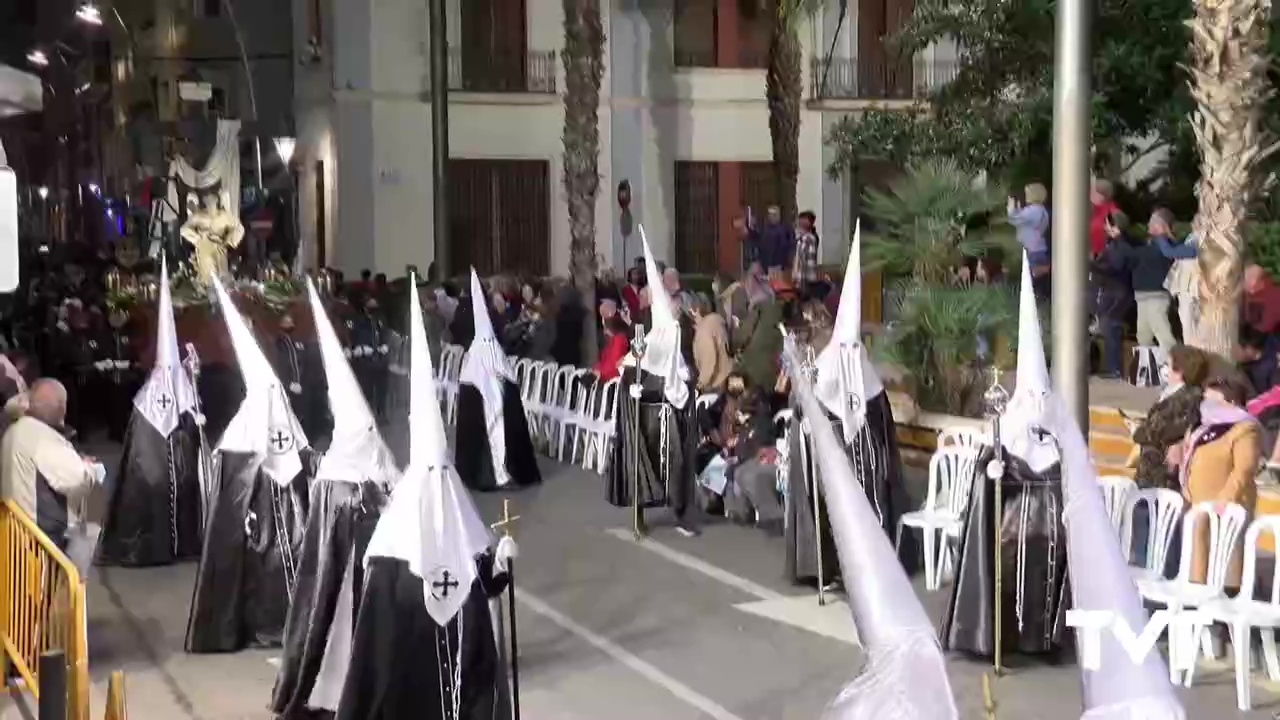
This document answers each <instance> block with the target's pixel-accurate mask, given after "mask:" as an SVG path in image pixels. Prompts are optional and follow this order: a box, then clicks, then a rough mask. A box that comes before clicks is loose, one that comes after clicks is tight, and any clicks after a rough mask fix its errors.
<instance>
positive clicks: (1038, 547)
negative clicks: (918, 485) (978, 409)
mask: <svg viewBox="0 0 1280 720" xmlns="http://www.w3.org/2000/svg"><path fill="white" fill-rule="evenodd" d="M993 455H994V454H993V452H992V450H991V448H989V447H988V448H984V449H983V451H982V454H981V456H980V458H979V462H978V464H977V469H976V470H975V471H974V480H973V491H972V493H971V494H970V496H969V512H968V515H967V517H966V520H965V525H964V530H963V532H962V533H961V535H960V543H959V546H958V547H957V549H956V553H957V555H956V556H957V558H958V562H957V564H956V579H955V584H954V585H953V586H952V588H951V600H950V602H949V603H948V604H947V614H946V616H945V617H943V619H942V626H941V631H940V634H941V640H942V647H943V649H946V650H955V651H959V652H963V653H967V654H970V655H975V656H979V657H990V656H991V655H993V654H994V652H995V640H994V637H993V634H994V633H993V629H994V627H995V625H994V622H993V618H994V613H995V601H994V598H995V571H994V567H995V553H994V550H995V544H994V542H993V539H994V537H995V517H994V512H993V511H994V509H995V492H994V481H992V480H991V479H990V478H988V477H987V473H986V467H987V464H988V463H989V462H990V461H991V458H992V457H993ZM1002 455H1003V458H1004V464H1005V476H1004V479H1003V481H1002V482H1001V486H1000V487H1001V490H1000V492H1001V498H1000V500H1001V504H1002V505H1003V506H1004V507H1003V510H1002V513H1001V528H1002V530H1001V541H1000V545H1001V557H1000V564H1001V589H1002V592H1001V596H1002V598H1003V601H1002V602H1003V604H1002V607H1001V610H1002V612H1001V614H1002V615H1003V623H1002V626H1001V645H1002V646H1003V650H1004V652H1005V653H1022V654H1027V655H1040V654H1053V653H1056V652H1057V651H1058V650H1061V649H1062V646H1063V639H1064V638H1063V632H1062V628H1063V624H1064V623H1063V620H1064V616H1063V613H1064V612H1065V610H1066V605H1067V601H1068V600H1069V596H1068V594H1067V593H1068V589H1067V535H1066V529H1065V528H1064V527H1063V525H1062V511H1063V505H1062V474H1061V466H1060V465H1057V464H1055V465H1054V466H1052V467H1051V468H1049V469H1048V470H1046V471H1044V472H1042V473H1036V472H1033V471H1032V470H1031V468H1030V467H1029V466H1028V465H1027V464H1026V463H1025V462H1023V461H1022V460H1021V459H1020V458H1017V457H1015V456H1013V455H1011V454H1009V453H1008V452H1004V453H1002Z"/></svg>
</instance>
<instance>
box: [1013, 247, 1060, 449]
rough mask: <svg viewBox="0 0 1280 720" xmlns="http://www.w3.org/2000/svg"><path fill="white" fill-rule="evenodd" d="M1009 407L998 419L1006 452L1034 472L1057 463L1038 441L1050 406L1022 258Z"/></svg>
mask: <svg viewBox="0 0 1280 720" xmlns="http://www.w3.org/2000/svg"><path fill="white" fill-rule="evenodd" d="M1015 382H1016V383H1017V384H1016V385H1015V386H1014V389H1013V395H1012V396H1011V397H1010V398H1009V405H1008V407H1007V408H1005V412H1004V415H1003V416H1002V417H1001V418H1000V439H1001V441H1002V442H1003V444H1004V447H1005V449H1006V450H1008V451H1009V452H1010V453H1012V454H1013V455H1015V456H1017V457H1019V458H1021V459H1022V460H1024V461H1025V462H1026V463H1027V465H1029V466H1030V467H1031V469H1032V470H1033V471H1034V472H1043V471H1044V470H1047V469H1049V468H1050V467H1052V466H1053V464H1054V463H1056V462H1058V450H1057V449H1056V448H1055V447H1054V446H1053V443H1051V442H1045V441H1043V440H1041V439H1040V437H1039V434H1038V433H1037V432H1036V429H1037V428H1042V427H1044V426H1045V418H1046V415H1047V414H1049V413H1048V409H1049V408H1048V406H1049V405H1050V404H1051V402H1052V398H1051V395H1052V386H1051V385H1050V382H1049V368H1048V364H1047V363H1046V362H1045V359H1044V340H1043V337H1042V335H1041V332H1040V313H1039V311H1038V310H1037V309H1036V296H1035V291H1034V290H1033V289H1032V285H1031V263H1030V262H1028V260H1027V258H1026V256H1025V255H1024V256H1023V258H1022V292H1021V297H1020V298H1019V307H1018V373H1017V377H1016V378H1015Z"/></svg>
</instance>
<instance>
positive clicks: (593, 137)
mask: <svg viewBox="0 0 1280 720" xmlns="http://www.w3.org/2000/svg"><path fill="white" fill-rule="evenodd" d="M560 60H561V62H562V63H563V64H564V78H565V79H564V135H563V138H562V140H563V142H564V176H563V178H562V182H563V183H564V190H565V195H566V196H567V197H568V203H569V238H570V260H569V270H570V272H571V274H572V275H573V284H574V285H575V286H577V288H578V291H579V292H580V293H582V302H583V306H584V307H585V308H586V310H587V312H586V315H585V317H584V318H583V324H582V355H583V358H584V359H587V360H588V361H592V362H594V360H595V358H596V355H597V352H598V350H599V348H598V347H597V345H596V318H595V306H596V303H595V296H596V269H597V268H596V196H597V195H599V193H600V113H599V109H600V83H601V81H602V79H603V78H604V23H603V21H602V19H601V15H600V0H564V50H562V51H561V52H560Z"/></svg>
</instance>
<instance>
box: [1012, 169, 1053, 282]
mask: <svg viewBox="0 0 1280 720" xmlns="http://www.w3.org/2000/svg"><path fill="white" fill-rule="evenodd" d="M1025 193H1026V198H1027V204H1026V205H1024V206H1019V204H1018V201H1017V199H1016V198H1013V197H1010V198H1009V207H1008V210H1009V224H1010V225H1013V227H1014V229H1015V230H1016V232H1017V237H1018V244H1020V245H1021V246H1022V249H1023V250H1025V251H1026V253H1027V259H1028V260H1029V261H1030V263H1031V274H1032V275H1033V276H1034V277H1043V276H1045V275H1047V274H1048V273H1049V239H1048V233H1049V211H1048V210H1047V209H1045V206H1044V203H1045V200H1047V199H1048V195H1049V193H1048V191H1047V190H1045V188H1044V185H1041V184H1040V183H1031V184H1030V185H1028V186H1027V187H1026V189H1025Z"/></svg>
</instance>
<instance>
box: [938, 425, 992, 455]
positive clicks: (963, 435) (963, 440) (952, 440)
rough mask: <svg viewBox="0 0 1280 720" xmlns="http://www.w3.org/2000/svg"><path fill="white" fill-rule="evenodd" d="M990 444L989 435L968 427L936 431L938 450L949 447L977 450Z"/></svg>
mask: <svg viewBox="0 0 1280 720" xmlns="http://www.w3.org/2000/svg"><path fill="white" fill-rule="evenodd" d="M990 444H991V434H990V433H987V432H983V431H981V430H976V429H974V428H970V427H951V428H943V429H942V430H939V431H938V444H937V448H938V449H939V450H941V449H943V448H949V447H962V448H972V449H974V450H977V449H979V448H981V447H983V446H984V445H990Z"/></svg>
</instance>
